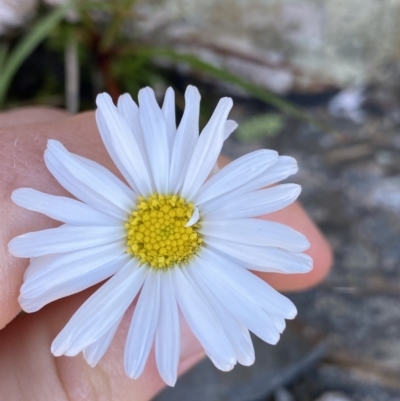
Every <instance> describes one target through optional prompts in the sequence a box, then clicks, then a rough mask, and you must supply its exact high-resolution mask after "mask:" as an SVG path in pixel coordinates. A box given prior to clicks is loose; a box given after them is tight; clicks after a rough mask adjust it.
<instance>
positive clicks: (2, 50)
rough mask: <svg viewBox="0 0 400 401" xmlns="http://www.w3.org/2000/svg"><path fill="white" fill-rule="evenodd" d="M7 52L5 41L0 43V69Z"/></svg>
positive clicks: (0, 69)
mask: <svg viewBox="0 0 400 401" xmlns="http://www.w3.org/2000/svg"><path fill="white" fill-rule="evenodd" d="M7 53H8V45H7V43H0V71H2V67H3V64H4V61H5V59H6V57H7Z"/></svg>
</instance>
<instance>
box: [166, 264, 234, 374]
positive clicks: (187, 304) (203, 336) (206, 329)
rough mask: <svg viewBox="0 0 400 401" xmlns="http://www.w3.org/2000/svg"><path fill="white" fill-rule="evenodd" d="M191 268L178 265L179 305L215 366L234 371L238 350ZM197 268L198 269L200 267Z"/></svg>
mask: <svg viewBox="0 0 400 401" xmlns="http://www.w3.org/2000/svg"><path fill="white" fill-rule="evenodd" d="M192 263H195V262H192ZM188 268H189V267H185V268H176V269H174V272H173V273H174V283H175V294H176V298H177V300H178V304H179V307H180V309H181V311H182V314H183V316H184V317H185V320H186V321H187V323H188V325H189V327H190V329H191V330H192V332H193V334H194V335H195V336H196V337H197V339H198V340H199V341H200V343H201V345H202V346H203V348H204V351H205V352H206V354H207V355H208V357H209V358H210V359H211V361H212V362H213V363H214V365H215V366H216V367H217V368H218V369H220V370H224V371H227V370H231V369H232V367H233V366H234V364H235V362H236V358H235V352H234V350H233V348H232V346H231V345H230V343H229V341H228V339H227V338H226V334H225V332H224V328H223V327H222V325H221V322H220V321H219V319H218V316H217V315H216V313H215V312H214V310H213V308H212V306H211V304H210V303H209V300H208V299H207V298H205V297H204V296H203V295H202V293H201V292H200V291H199V289H198V287H197V286H198V283H194V282H193V281H192V280H191V279H190V277H189V276H188V275H187V274H185V270H186V269H188ZM193 268H195V269H196V268H198V266H193Z"/></svg>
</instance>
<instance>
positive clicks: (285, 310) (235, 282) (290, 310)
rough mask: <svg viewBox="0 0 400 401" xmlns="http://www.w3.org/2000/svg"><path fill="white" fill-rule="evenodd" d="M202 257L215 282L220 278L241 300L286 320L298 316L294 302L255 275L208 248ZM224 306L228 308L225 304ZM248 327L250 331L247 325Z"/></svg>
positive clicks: (204, 249) (202, 253)
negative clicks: (248, 301)
mask: <svg viewBox="0 0 400 401" xmlns="http://www.w3.org/2000/svg"><path fill="white" fill-rule="evenodd" d="M200 257H201V259H203V260H204V262H205V263H206V264H207V265H208V266H209V267H210V269H211V267H212V273H210V274H213V275H214V276H215V280H216V279H217V277H219V278H220V281H221V283H224V286H225V287H227V288H231V289H233V290H234V291H235V292H237V293H238V294H239V295H238V296H239V298H240V299H248V300H250V301H251V302H253V303H255V304H256V305H258V306H259V307H260V308H262V309H264V310H265V311H267V312H268V313H270V314H273V315H277V316H281V317H284V318H285V319H293V318H294V317H295V316H296V314H297V310H296V307H295V306H294V304H293V302H292V301H290V300H289V299H288V298H286V297H285V296H283V295H282V294H280V293H279V292H278V291H276V290H275V289H274V288H272V287H271V286H270V285H269V284H267V283H266V282H265V281H263V280H262V279H260V278H259V277H257V276H255V275H254V274H253V273H251V272H249V271H247V270H246V269H243V268H242V267H241V266H238V265H237V264H235V263H233V262H231V261H230V260H227V259H226V258H224V257H221V256H220V255H218V254H217V253H215V252H213V251H211V250H209V249H207V248H206V247H204V248H203V249H202V252H201V255H200ZM217 294H218V292H217ZM224 305H225V306H226V307H227V305H226V304H225V303H224ZM239 320H240V319H239ZM246 326H247V327H248V328H249V329H250V327H249V326H248V325H247V324H246ZM250 330H251V329H250Z"/></svg>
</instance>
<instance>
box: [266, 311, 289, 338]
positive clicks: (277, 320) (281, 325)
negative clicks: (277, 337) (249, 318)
mask: <svg viewBox="0 0 400 401" xmlns="http://www.w3.org/2000/svg"><path fill="white" fill-rule="evenodd" d="M269 318H270V319H271V320H272V322H273V323H274V325H275V327H276V328H277V329H278V331H279V333H280V334H282V333H283V331H284V330H285V329H286V322H285V319H284V318H283V317H280V316H274V315H270V316H269Z"/></svg>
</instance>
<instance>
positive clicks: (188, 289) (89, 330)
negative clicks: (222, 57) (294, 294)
mask: <svg viewBox="0 0 400 401" xmlns="http://www.w3.org/2000/svg"><path fill="white" fill-rule="evenodd" d="M138 98H139V105H137V104H136V103H135V102H134V101H133V100H132V98H131V97H130V96H129V95H127V94H125V95H122V96H121V97H120V98H119V100H118V104H117V106H115V105H114V104H113V102H112V100H111V98H110V96H109V95H107V94H101V95H99V96H98V97H97V106H98V108H97V110H96V121H97V125H98V128H99V131H100V134H101V138H102V140H103V142H104V145H105V147H106V148H107V151H108V153H109V154H110V156H111V158H112V160H113V162H114V163H115V165H116V166H117V167H118V169H119V171H120V172H121V174H122V176H123V177H124V179H125V181H126V182H123V181H122V180H120V179H119V178H117V177H116V176H115V175H114V174H112V173H111V172H110V171H108V170H107V169H105V168H104V167H103V166H101V165H100V164H98V163H95V162H93V161H91V160H89V159H86V158H83V157H81V156H79V155H77V154H73V153H71V152H69V151H68V150H67V149H66V148H65V147H64V146H63V145H62V144H61V143H60V142H58V141H55V140H50V141H48V145H47V149H46V151H45V154H44V161H45V163H46V166H47V168H48V169H49V170H50V172H51V173H52V175H53V176H54V177H55V178H56V179H57V181H58V182H59V183H60V184H61V185H62V186H63V187H64V188H65V189H66V190H67V191H69V192H70V193H71V194H72V195H73V196H74V198H69V197H61V196H53V195H49V194H44V193H41V192H38V191H36V190H34V189H30V188H20V189H17V190H15V191H14V192H13V194H12V199H13V201H14V202H15V203H16V204H17V205H19V206H22V207H24V208H26V209H29V210H32V211H36V212H39V213H43V214H45V215H47V216H49V217H51V218H53V219H55V220H58V221H60V222H62V223H63V224H62V225H61V226H60V227H58V228H51V229H47V230H42V231H38V232H31V233H27V234H24V235H21V236H18V237H16V238H14V239H13V240H12V241H11V242H10V243H9V250H10V252H11V254H13V255H14V256H17V257H22V258H31V259H30V264H29V267H28V268H27V270H26V273H25V276H24V283H23V285H22V288H21V294H20V297H19V302H20V304H21V307H22V308H23V310H25V311H26V312H35V311H37V310H38V309H40V308H42V307H43V306H44V305H46V304H48V303H50V302H52V301H54V300H56V299H59V298H62V297H66V296H69V295H71V294H74V293H77V292H80V291H82V290H84V289H86V288H88V287H91V286H93V285H95V284H97V283H100V282H103V281H105V280H106V281H105V283H104V284H102V286H101V287H100V288H99V289H98V290H97V291H96V292H94V293H93V295H92V296H90V297H89V298H88V299H87V301H86V302H85V303H84V304H83V305H82V306H81V307H80V308H79V309H78V311H77V312H76V313H75V314H74V315H73V316H72V318H71V319H70V321H69V322H68V323H67V324H66V326H65V327H64V328H63V330H62V331H61V332H60V333H59V334H58V336H57V337H56V338H55V340H54V341H53V344H52V347H51V350H52V352H53V354H54V355H55V356H60V355H68V356H74V355H77V354H78V353H80V352H83V355H84V357H85V359H86V360H87V362H88V363H89V364H90V365H92V366H94V365H96V364H97V362H98V361H99V360H100V359H101V357H102V356H103V355H104V353H105V352H106V350H107V348H108V347H109V345H110V343H111V341H112V339H113V337H114V335H115V333H116V331H117V328H118V325H119V324H120V322H121V320H122V318H123V316H124V315H125V313H126V311H127V309H128V307H129V306H130V305H131V304H132V303H133V301H134V300H137V304H136V307H135V309H134V312H133V316H132V317H131V323H130V327H129V331H128V335H127V338H126V345H125V352H124V366H125V371H126V373H127V375H128V376H129V377H132V378H138V377H139V376H140V375H141V373H142V372H143V369H144V367H145V364H146V361H147V359H148V356H149V353H150V351H151V349H152V347H153V346H154V352H155V359H156V363H157V367H158V371H159V373H160V376H161V377H162V379H163V380H164V381H165V382H166V383H167V384H169V385H174V383H175V381H176V378H177V368H178V362H179V354H180V319H181V317H180V316H181V315H182V318H183V319H185V320H186V322H187V324H188V325H189V327H190V329H191V330H192V332H193V333H194V335H195V336H196V337H197V339H198V340H199V342H200V343H201V344H202V346H203V348H204V351H205V353H206V354H207V355H208V357H209V358H210V359H211V360H212V362H213V363H214V365H215V366H216V367H217V368H219V369H221V370H224V371H228V370H230V369H232V368H233V366H234V365H235V364H236V363H237V362H239V363H241V364H243V365H251V364H252V363H253V362H254V349H253V345H252V341H251V338H250V335H249V332H250V331H251V332H253V333H254V334H255V335H257V336H258V337H260V338H261V339H263V340H264V341H266V342H267V343H270V344H276V343H277V341H278V340H279V336H280V334H281V333H282V331H283V330H284V328H285V319H292V318H294V316H295V315H296V308H295V306H294V305H293V303H292V302H291V301H290V300H289V299H287V298H286V297H284V296H283V295H281V294H279V293H278V292H277V291H275V290H274V289H273V288H272V287H270V286H269V285H268V284H267V283H266V282H264V281H263V280H261V279H260V278H258V277H257V276H256V275H254V274H253V273H252V272H251V271H261V272H278V273H305V272H308V271H310V270H311V268H312V260H311V258H310V257H309V256H307V255H305V254H303V253H302V252H303V251H304V250H306V249H307V248H308V247H309V243H308V241H307V239H306V238H305V237H304V236H303V235H302V234H300V233H298V232H296V231H294V230H293V229H291V228H289V227H287V226H285V225H282V224H279V223H276V222H272V221H268V220H264V219H263V220H261V219H258V218H257V217H258V216H261V215H265V214H268V213H272V212H275V211H277V210H279V209H282V208H284V207H285V206H287V205H289V204H290V203H292V202H293V201H294V200H295V199H296V198H297V197H298V195H299V193H300V186H298V185H296V184H281V185H275V186H272V185H273V184H275V183H277V182H278V181H281V180H283V179H285V178H287V177H288V176H290V175H291V174H294V173H295V172H296V171H297V164H296V161H295V160H294V159H293V158H291V157H288V156H279V155H278V153H277V152H275V151H273V150H258V151H255V152H252V153H250V154H247V155H245V156H243V157H240V158H239V159H237V160H235V161H234V162H232V163H230V164H229V165H228V166H226V167H224V168H222V169H221V170H219V171H217V172H216V173H215V174H214V175H212V176H211V178H209V179H207V178H208V177H209V175H210V174H211V173H212V171H213V170H215V169H213V167H214V166H215V165H216V163H217V158H218V156H219V153H220V151H221V148H222V145H223V142H224V140H225V139H226V138H227V137H228V136H229V134H230V133H231V132H232V131H233V130H234V129H235V128H236V126H237V124H236V123H235V122H233V121H230V120H227V117H228V113H229V111H230V109H231V107H232V100H231V99H229V98H223V99H221V100H220V101H219V103H218V105H217V107H216V109H215V111H214V113H213V115H212V116H211V118H210V120H209V122H208V123H207V125H206V126H205V127H204V129H203V130H202V131H201V133H200V134H199V109H200V94H199V92H198V90H197V89H196V88H195V87H193V86H189V87H188V88H187V90H186V93H185V103H186V104H185V110H184V113H183V116H182V119H181V121H180V123H179V126H178V127H176V121H175V100H174V92H173V90H172V89H171V88H170V89H168V90H167V92H166V95H165V99H164V102H163V105H162V107H161V108H160V107H159V105H158V103H157V101H156V98H155V96H154V92H153V91H152V90H151V89H150V88H144V89H142V90H141V91H140V92H139V96H138Z"/></svg>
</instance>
